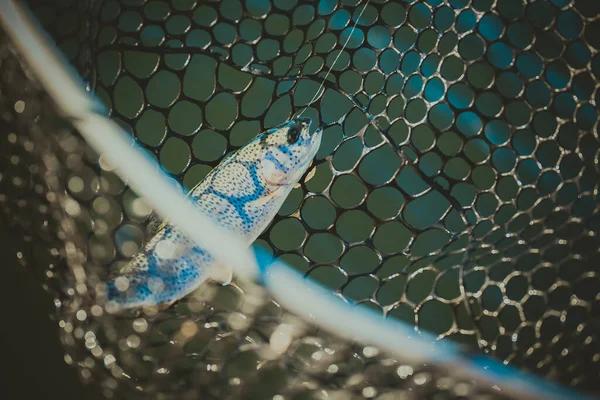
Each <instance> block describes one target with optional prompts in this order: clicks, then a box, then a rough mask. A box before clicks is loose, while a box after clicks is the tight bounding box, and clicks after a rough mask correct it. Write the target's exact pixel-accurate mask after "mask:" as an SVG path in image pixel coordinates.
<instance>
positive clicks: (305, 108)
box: [297, 0, 371, 118]
mask: <svg viewBox="0 0 600 400" xmlns="http://www.w3.org/2000/svg"><path fill="white" fill-rule="evenodd" d="M370 2H371V0H367V2H366V3H365V6H364V7H363V9H362V11H361V12H360V13H359V14H358V17H357V18H356V22H354V26H353V27H352V29H351V30H350V34H349V35H348V38H347V39H346V42H345V43H344V45H343V46H342V49H341V50H340V51H339V53H338V54H337V55H336V56H335V59H334V60H333V63H332V64H331V67H329V71H327V73H326V74H325V77H324V78H323V80H322V81H321V85H319V88H318V89H317V91H316V92H315V95H314V96H313V98H312V99H311V100H310V101H309V102H308V104H307V105H306V107H304V109H303V110H302V111H300V114H298V117H297V118H300V117H301V116H302V114H304V112H305V111H306V110H307V109H308V107H310V105H311V104H313V103H314V102H315V101H316V99H317V97H319V93H320V92H321V90H322V89H323V87H324V85H325V81H326V80H327V78H328V77H329V74H331V71H332V70H333V67H335V63H337V61H338V60H339V58H340V56H341V55H342V52H343V51H344V50H345V49H346V47H347V46H348V42H350V38H352V35H353V34H354V31H355V30H356V26H357V25H358V21H360V17H362V15H363V13H364V12H365V10H366V9H367V6H368V5H369V3H370Z"/></svg>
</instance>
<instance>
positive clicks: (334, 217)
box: [0, 0, 600, 400]
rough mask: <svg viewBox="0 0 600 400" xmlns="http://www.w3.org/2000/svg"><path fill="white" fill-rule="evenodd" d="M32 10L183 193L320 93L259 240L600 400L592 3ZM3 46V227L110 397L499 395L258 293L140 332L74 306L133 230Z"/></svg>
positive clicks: (210, 302)
mask: <svg viewBox="0 0 600 400" xmlns="http://www.w3.org/2000/svg"><path fill="white" fill-rule="evenodd" d="M29 5H30V7H31V9H32V11H33V12H34V14H35V15H36V16H37V18H38V19H39V21H40V22H41V23H42V24H43V26H44V28H45V29H46V30H47V31H48V32H49V33H50V34H51V36H52V38H53V39H54V40H55V41H56V43H57V44H58V46H59V47H60V48H61V50H62V51H63V52H64V54H65V55H66V56H67V57H68V58H69V59H70V61H71V62H72V63H73V64H74V65H75V66H76V67H77V68H78V70H79V72H80V74H81V75H82V76H83V77H84V78H85V79H86V80H87V81H88V82H89V89H90V90H91V91H93V92H95V94H96V95H97V96H98V97H99V98H100V99H101V100H102V102H103V103H104V104H105V105H106V106H107V108H108V110H109V111H108V116H110V117H111V118H112V119H114V120H116V121H118V122H119V124H120V125H121V126H122V127H124V128H125V130H127V131H128V132H131V137H132V141H133V140H135V141H137V142H138V143H140V144H141V145H142V146H143V147H144V148H145V149H147V151H148V153H149V154H151V155H152V156H154V157H155V158H156V159H157V160H158V162H159V163H160V165H161V166H162V167H163V169H164V170H165V171H167V172H168V173H169V174H171V175H172V176H173V178H174V179H176V180H177V181H179V182H180V183H182V184H183V185H184V186H185V187H186V188H188V189H189V188H191V187H193V186H194V185H195V184H196V183H197V182H199V181H200V180H201V179H202V178H203V177H204V176H205V175H206V174H207V173H208V172H209V171H210V170H211V169H212V168H213V167H215V166H216V165H217V164H218V163H219V162H220V160H222V159H223V157H224V156H225V155H226V154H227V153H228V152H230V151H231V150H234V149H237V148H239V147H240V146H242V145H244V144H245V143H246V142H248V141H249V140H250V139H251V138H252V137H253V136H255V135H256V134H257V133H259V132H261V131H263V130H265V129H267V128H270V127H272V126H274V125H277V124H279V123H282V122H284V121H286V120H288V119H290V118H291V117H293V116H294V115H297V114H298V113H299V112H300V111H301V110H302V109H303V108H304V107H305V106H307V104H308V103H309V102H310V100H311V99H312V98H313V95H314V94H315V93H317V90H318V89H319V86H320V85H321V83H323V86H324V89H323V90H322V91H320V92H319V93H320V95H319V96H318V97H317V100H316V101H315V102H314V103H313V104H311V105H310V106H309V107H308V109H307V110H306V112H305V114H304V115H305V116H308V117H310V118H312V119H313V121H315V122H318V123H319V124H322V125H324V126H325V130H324V134H323V143H322V145H321V148H320V150H319V152H318V154H317V156H316V159H315V162H314V169H315V171H314V172H315V174H314V177H312V178H311V179H310V180H308V179H304V180H303V181H302V182H301V185H300V186H299V187H297V188H296V189H294V191H293V192H292V194H291V195H290V197H289V198H288V199H287V201H286V203H285V204H284V206H283V208H282V209H281V210H280V212H279V214H278V216H277V217H276V219H275V220H274V221H273V223H272V224H271V225H270V227H269V228H268V229H267V230H266V231H265V233H264V234H263V235H262V236H261V237H260V239H259V240H258V244H259V245H260V246H262V247H264V248H265V249H267V250H268V251H270V252H272V253H273V254H274V255H276V256H277V257H279V258H281V259H282V260H284V261H285V262H286V263H288V264H289V265H292V266H293V267H295V268H297V269H298V270H300V271H301V272H302V273H304V274H305V275H306V276H307V278H308V279H312V280H315V281H317V282H319V283H321V284H323V285H325V286H326V287H328V288H330V289H331V291H334V292H335V293H337V294H338V295H339V296H341V297H343V298H344V299H346V300H347V301H348V302H352V303H356V304H358V305H359V306H362V307H370V308H372V309H375V310H377V311H378V312H380V313H381V314H382V316H385V317H386V318H394V319H399V320H402V321H405V322H408V323H409V324H413V325H414V326H415V327H416V329H417V330H422V331H428V332H433V333H435V334H437V335H438V336H439V339H440V340H455V341H458V342H460V343H462V344H464V345H465V346H466V347H467V348H468V349H470V350H472V351H482V352H486V353H489V354H490V355H491V356H493V357H496V358H498V359H500V360H502V361H505V362H507V363H511V364H514V365H515V366H518V367H522V368H524V369H527V370H531V371H535V372H537V373H539V374H541V375H543V376H546V377H550V378H552V379H554V380H555V381H559V382H561V383H563V384H565V385H571V386H574V387H577V388H580V389H584V390H589V391H598V390H600V386H599V383H598V376H600V337H599V333H600V295H599V292H600V276H599V273H600V269H599V266H600V254H599V249H600V240H599V238H598V233H600V207H599V200H600V197H599V196H600V194H599V191H598V190H599V177H600V167H599V162H600V139H599V131H598V108H597V104H598V102H599V101H600V91H599V90H598V89H599V87H600V85H599V84H598V81H599V78H600V55H599V54H598V51H599V50H600V18H599V15H600V3H598V2H596V1H594V0H589V1H584V0H581V1H580V0H576V1H569V0H538V1H533V0H449V1H442V0H425V1H408V0H407V1H389V2H388V1H384V0H371V1H370V2H369V3H368V4H366V2H365V1H358V0H347V1H346V0H340V1H335V0H322V1H295V0H289V1H288V0H272V1H270V2H269V1H262V0H247V1H245V2H244V1H238V0H223V1H195V0H173V1H170V2H169V1H159V0H148V1H144V0H120V1H117V0H103V1H102V0H90V1H87V2H84V1H66V0H62V1H57V2H52V4H49V3H48V2H44V1H30V2H29ZM363 8H364V11H363ZM361 12H362V15H361V17H360V19H358V16H359V14H361ZM354 23H357V26H356V29H355V30H352V27H353V25H354ZM1 40H2V43H1V48H0V66H1V69H2V74H1V76H0V81H1V83H0V94H1V96H0V106H1V108H0V124H1V126H2V128H1V130H2V131H3V132H2V134H1V135H0V143H1V145H0V152H1V153H2V158H0V166H1V175H0V178H1V180H0V205H1V206H2V211H3V213H2V219H3V220H5V221H6V222H7V224H8V225H9V226H11V227H12V228H13V229H14V230H15V232H18V233H19V234H18V235H15V236H16V240H18V241H19V242H18V246H19V249H18V250H19V257H20V258H21V259H22V260H23V262H24V263H26V264H28V265H29V266H31V268H32V269H33V270H35V271H36V272H37V273H38V274H39V276H40V278H41V279H43V280H44V283H45V284H46V285H47V286H48V287H49V288H50V289H51V290H52V292H53V293H55V294H56V301H55V303H56V307H57V310H58V314H57V315H58V318H57V321H58V324H59V325H60V329H61V335H62V341H63V343H64V346H65V349H66V355H65V360H66V361H67V363H70V364H76V365H77V367H78V368H79V372H80V375H81V377H82V379H84V380H85V381H88V382H90V383H93V384H96V385H97V386H99V387H100V389H101V390H102V391H103V393H104V394H105V395H106V396H107V397H115V398H128V399H131V398H137V397H136V396H139V397H140V398H156V399H195V398H198V397H199V396H202V398H219V399H220V398H230V397H231V398H236V397H239V398H261V399H262V398H272V399H277V400H282V399H305V398H306V399H308V398H334V399H338V398H339V399H347V398H363V397H364V398H378V399H380V400H384V399H396V398H398V399H412V398H439V399H442V398H459V397H470V398H481V399H483V398H496V397H500V396H502V392H499V391H496V390H494V389H493V388H492V387H487V386H485V385H478V384H476V383H474V382H472V381H470V380H468V379H463V378H461V377H460V376H455V375H454V374H452V373H451V372H450V371H445V370H440V369H439V368H436V367H435V366H433V365H429V366H423V365H412V364H410V363H407V362H404V361H403V360H397V359H394V358H392V357H390V356H388V355H386V354H383V353H381V352H379V351H378V350H377V349H375V348H373V347H370V346H367V347H365V346H364V345H361V344H359V343H350V342H347V341H344V340H341V339H339V338H337V337H335V336H332V335H329V334H327V333H325V332H323V331H320V330H319V329H318V328H315V327H313V326H312V325H310V324H309V323H308V322H307V321H303V320H301V319H300V318H298V317H295V316H294V315H292V314H291V313H289V312H288V311H286V310H285V309H284V308H283V307H281V306H280V305H279V304H278V303H277V302H275V301H273V300H271V299H270V298H269V296H268V293H266V292H265V290H264V289H263V288H261V287H260V286H253V285H251V284H242V283H239V282H236V281H234V283H232V284H231V285H226V286H219V285H216V284H206V285H204V286H203V287H202V288H201V290H198V291H196V292H195V293H194V294H192V295H190V296H188V297H186V298H184V299H183V300H181V301H179V302H177V303H176V304H175V305H174V306H172V307H171V308H169V309H167V310H163V311H159V312H155V313H151V312H146V313H143V312H142V313H140V312H134V311H132V312H130V313H126V314H125V315H109V314H108V313H106V312H105V310H104V309H103V307H101V306H99V305H94V304H93V300H92V297H93V296H91V294H92V293H94V292H95V288H96V286H97V285H98V284H99V283H100V282H101V281H102V279H104V278H105V277H106V276H107V274H108V273H109V271H110V270H112V269H113V268H116V267H117V266H119V265H122V264H123V263H124V262H126V261H127V260H128V259H129V257H131V256H132V255H134V254H135V253H136V252H137V251H138V250H139V249H140V247H141V245H142V243H143V241H144V239H145V237H144V232H145V225H146V223H147V222H148V218H149V216H150V214H151V210H150V209H149V208H148V206H147V205H146V204H145V203H144V202H143V201H142V200H141V199H140V198H138V196H137V195H136V194H135V193H134V192H133V191H132V190H131V189H129V188H128V186H127V183H126V182H123V181H122V180H121V179H119V178H118V177H117V176H116V174H115V173H114V171H113V167H112V166H111V165H110V163H108V161H107V159H106V157H105V156H103V155H102V154H96V153H95V152H94V151H93V150H92V149H91V148H90V146H89V145H88V144H86V143H85V141H84V140H83V139H82V138H81V137H80V136H79V135H78V133H77V132H76V131H75V130H74V129H73V128H72V125H71V124H70V123H69V122H68V121H65V120H63V119H61V117H60V115H59V114H58V113H57V111H56V107H55V106H54V104H53V103H52V101H51V100H50V98H49V97H48V96H47V94H46V93H45V91H44V90H43V89H42V88H41V86H39V85H38V84H37V83H36V81H35V79H34V78H33V77H32V76H31V74H29V73H28V68H27V66H26V65H25V64H23V63H21V62H20V58H19V56H18V53H17V52H16V50H15V49H14V47H13V46H12V44H11V42H10V40H9V39H8V38H7V37H6V36H2V37H1ZM346 42H347V46H346V48H345V49H343V50H342V47H343V45H344V44H345V43H346ZM340 52H341V54H340ZM338 56H339V57H338ZM334 59H337V62H336V63H335V65H333V61H334ZM332 65H333V68H332V72H331V74H330V75H329V76H328V78H327V80H323V78H324V76H325V73H326V72H327V70H328V69H329V68H330V67H332ZM21 238H22V240H21ZM278 337H286V338H289V341H285V340H284V341H283V342H282V341H281V340H277V338H278ZM328 396H329V397H328ZM336 396H338V397H336ZM477 396H479V397H477Z"/></svg>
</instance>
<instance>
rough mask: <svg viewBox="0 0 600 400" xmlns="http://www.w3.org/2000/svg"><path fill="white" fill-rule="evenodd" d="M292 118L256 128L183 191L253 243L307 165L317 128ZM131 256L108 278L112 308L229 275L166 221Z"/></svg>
mask: <svg viewBox="0 0 600 400" xmlns="http://www.w3.org/2000/svg"><path fill="white" fill-rule="evenodd" d="M310 125H311V122H310V119H308V118H297V119H294V120H291V121H289V122H288V123H286V124H284V125H281V126H278V127H276V128H273V129H270V130H268V131H266V132H263V133H260V134H259V135H258V136H256V137H255V138H254V139H253V140H252V141H250V142H249V143H248V144H246V145H245V146H244V147H242V148H240V149H239V150H237V151H236V152H235V153H233V154H232V155H231V156H229V157H227V158H226V159H224V160H223V161H222V162H221V163H220V164H219V165H218V166H217V167H216V168H215V169H214V170H213V171H212V172H211V173H210V174H208V175H207V176H206V178H204V180H202V182H200V183H199V184H198V185H197V186H196V187H194V188H193V189H192V190H191V191H190V193H189V194H188V196H189V197H190V198H191V199H192V200H193V201H194V203H195V204H196V206H197V207H198V208H199V210H200V211H201V212H203V213H204V214H205V215H207V216H209V217H210V218H211V219H212V220H213V221H214V222H215V223H217V224H219V225H221V226H222V227H224V228H226V229H228V230H230V231H231V232H234V233H236V234H238V235H240V236H241V237H242V238H243V239H244V241H245V243H247V244H248V246H249V245H250V244H252V242H254V240H256V238H257V237H258V236H259V235H260V234H261V233H262V232H263V231H264V230H265V229H266V227H267V226H268V225H269V223H270V222H271V221H272V220H273V218H274V217H275V215H276V213H277V211H278V210H279V209H280V207H281V205H282V204H283V202H284V201H285V199H286V197H287V196H288V194H289V193H290V191H291V190H292V189H293V187H294V185H296V183H298V181H299V180H300V178H301V177H302V176H303V175H304V173H305V172H306V170H307V169H308V167H309V166H310V164H311V162H312V160H313V158H314V156H315V154H316V152H317V150H318V148H319V145H320V142H321V135H322V130H321V129H320V128H319V129H317V130H315V131H314V132H311V131H310ZM156 228H157V229H156V233H155V234H154V235H153V236H152V237H151V239H150V240H149V241H148V242H147V243H146V244H145V245H144V247H143V248H142V250H141V251H140V252H139V253H137V254H136V255H135V256H133V258H132V259H131V261H130V262H129V263H128V264H127V265H125V266H124V267H123V268H121V269H120V270H119V271H117V272H116V273H115V274H113V276H112V277H111V278H110V279H109V280H108V281H107V294H106V297H107V300H108V301H109V302H110V303H112V304H113V305H116V306H117V307H118V308H133V307H142V306H152V305H160V304H171V303H173V302H174V301H176V300H179V299H181V298H182V297H184V296H186V295H187V294H189V293H191V292H192V291H193V290H195V289H196V288H197V287H198V286H200V285H201V284H202V283H203V282H205V281H206V280H207V279H214V280H217V281H220V282H225V283H226V282H228V281H230V280H231V277H232V271H231V268H230V267H228V266H224V265H219V264H218V263H216V262H215V260H214V259H213V258H212V256H211V255H210V254H209V253H208V252H207V251H206V250H205V249H203V248H201V247H200V246H198V245H197V244H196V243H195V242H193V241H191V240H190V239H188V238H187V237H186V236H185V235H184V234H183V233H182V232H181V231H179V230H178V229H177V227H175V226H173V225H171V224H169V223H168V222H167V221H164V222H163V223H162V224H158V225H157V226H156Z"/></svg>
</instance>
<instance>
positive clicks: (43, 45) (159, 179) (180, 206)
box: [0, 0, 587, 399]
mask: <svg viewBox="0 0 600 400" xmlns="http://www.w3.org/2000/svg"><path fill="white" fill-rule="evenodd" d="M0 21H1V22H2V25H3V27H4V29H5V30H6V32H7V33H8V35H9V36H10V37H11V39H12V41H13V43H14V44H15V45H16V47H17V48H18V49H19V52H20V54H21V55H22V56H23V58H24V59H25V60H27V62H28V64H29V66H30V68H31V70H32V71H33V72H34V73H35V75H36V77H37V79H39V81H40V82H41V83H42V86H43V87H44V89H45V90H46V91H47V92H48V93H49V95H50V96H51V97H52V99H53V100H54V101H55V102H56V103H57V105H58V108H59V109H60V110H61V111H62V112H63V115H64V116H65V117H66V118H67V119H69V120H70V121H71V122H72V123H73V125H74V126H75V127H76V128H77V129H78V131H79V132H80V133H81V135H82V136H83V137H84V139H85V140H86V141H87V142H88V143H89V144H90V146H91V147H92V148H94V149H95V150H96V151H97V152H99V153H107V154H112V155H113V157H112V161H113V164H114V165H115V166H116V172H117V174H118V175H119V176H120V177H121V178H122V179H123V180H124V181H126V182H127V183H128V184H129V185H130V186H131V187H132V188H133V189H134V190H135V191H136V192H137V193H138V194H140V195H141V196H142V197H143V198H144V199H145V200H146V201H147V202H148V203H149V204H150V205H151V206H152V207H153V208H154V209H155V210H156V211H158V212H159V213H160V214H161V215H165V216H166V217H168V218H169V219H170V220H172V221H173V222H174V223H175V224H177V225H178V226H180V228H181V229H182V230H183V231H184V232H185V233H186V234H187V235H188V236H189V237H190V238H192V239H193V240H195V241H196V242H198V243H199V244H201V245H202V246H204V247H205V248H207V249H208V250H209V251H210V252H211V253H213V254H214V256H215V258H216V259H218V260H220V261H221V262H226V263H228V264H229V265H231V266H232V268H233V270H234V273H235V274H236V275H237V276H238V277H240V278H242V279H254V278H259V280H260V281H261V283H262V284H263V285H264V286H265V287H266V288H267V289H268V291H269V293H270V294H271V295H273V297H274V298H275V299H277V300H278V301H279V302H280V303H281V304H282V305H284V306H285V307H287V308H289V309H290V310H291V311H292V312H294V313H296V314H298V315H300V316H302V317H303V318H305V319H307V320H309V321H311V322H312V323H313V324H315V325H317V326H319V327H321V328H324V329H326V330H328V331H330V332H332V333H334V334H337V335H339V336H342V337H345V338H349V339H352V340H357V339H358V340H359V341H361V342H363V343H365V344H372V345H374V346H377V347H379V348H381V349H383V350H386V351H389V352H390V353H392V354H394V355H397V356H400V357H401V358H403V359H407V358H408V359H411V360H412V361H420V362H433V363H436V364H441V365H445V366H447V367H451V368H452V369H453V370H455V371H456V370H459V371H462V372H463V373H465V374H467V375H469V376H472V377H474V378H475V379H478V380H480V381H485V382H488V383H490V384H493V385H496V387H497V386H498V385H502V387H503V388H502V390H503V391H505V392H507V393H513V394H515V395H518V396H520V397H525V398H534V397H535V398H537V397H544V398H557V399H559V398H587V397H582V396H581V395H579V394H577V393H575V392H573V391H572V390H570V389H568V388H565V387H560V386H557V385H554V384H551V383H548V382H545V381H544V380H542V379H540V378H537V377H534V376H531V375H530V374H528V373H525V372H523V371H521V370H517V369H515V368H512V367H508V366H505V365H503V364H501V363H500V362H497V361H495V360H492V359H490V358H488V357H486V356H482V355H479V354H477V355H476V356H474V357H465V356H464V355H463V354H461V352H460V351H459V349H458V346H457V345H455V344H454V343H451V342H449V341H436V339H435V336H433V335H430V334H428V333H421V332H416V331H414V329H412V326H411V327H408V326H406V325H405V324H404V323H402V322H400V321H391V320H383V319H381V317H380V315H379V314H375V313H374V312H372V311H371V310H364V309H361V310H357V309H356V308H354V307H352V306H351V305H350V304H348V303H346V302H344V301H343V300H341V299H340V298H338V297H336V296H335V295H333V294H331V293H330V292H327V291H326V290H325V289H323V288H321V287H320V286H319V285H318V284H316V283H314V282H310V281H308V280H305V279H304V277H303V276H302V275H300V274H298V273H296V272H294V271H293V270H292V269H291V268H290V267H289V266H287V265H285V264H284V263H282V262H280V261H277V262H275V263H274V264H271V265H270V266H268V268H266V267H265V266H263V265H257V263H256V260H255V259H254V257H253V256H252V255H251V252H250V251H249V250H247V249H246V248H245V246H244V245H242V244H241V241H240V240H239V238H237V237H236V235H234V234H232V233H230V232H227V231H225V230H224V229H223V228H221V227H219V226H218V225H216V224H215V223H213V222H212V220H211V219H210V218H208V217H206V216H204V215H202V214H201V213H198V210H197V209H196V208H195V207H193V205H192V204H190V202H189V201H188V200H187V199H186V198H185V197H184V196H183V194H181V193H180V191H179V190H177V189H178V188H177V186H176V185H175V184H173V183H172V181H171V180H170V179H169V178H168V177H167V176H166V174H164V173H163V172H162V171H160V169H157V168H155V163H154V162H153V161H152V160H150V159H149V158H148V157H147V156H145V155H144V153H143V151H142V150H141V149H140V148H139V146H137V145H135V144H134V145H133V146H132V145H131V140H128V136H127V134H126V132H124V131H123V130H122V129H121V128H119V127H118V125H116V124H115V123H114V122H112V121H110V120H108V119H107V118H105V117H103V116H101V115H99V114H98V112H97V111H98V104H100V103H99V102H98V101H94V98H93V95H92V94H91V93H86V90H85V89H84V87H85V86H84V85H83V84H82V81H81V79H80V77H79V76H78V74H76V73H75V70H74V69H73V68H72V67H71V66H70V64H69V63H68V62H66V59H65V58H64V57H62V55H61V54H60V53H59V52H58V51H57V50H56V49H55V48H54V46H52V45H51V41H50V40H48V39H47V38H46V37H45V34H44V32H43V31H42V30H41V29H40V28H39V27H38V26H36V24H35V21H34V20H33V18H32V17H31V16H30V15H27V13H26V11H25V10H24V9H23V8H21V7H20V6H19V5H18V4H17V2H16V1H14V0H7V1H6V2H2V4H0ZM98 131H102V132H103V134H102V135H98ZM173 189H175V190H173ZM206 226H209V227H210V229H205V228H204V229H200V228H199V227H206ZM222 243H229V244H228V245H227V246H224V245H222Z"/></svg>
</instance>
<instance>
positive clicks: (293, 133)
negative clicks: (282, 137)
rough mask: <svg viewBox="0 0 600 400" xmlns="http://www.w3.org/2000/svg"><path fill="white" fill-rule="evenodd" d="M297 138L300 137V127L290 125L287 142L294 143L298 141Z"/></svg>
mask: <svg viewBox="0 0 600 400" xmlns="http://www.w3.org/2000/svg"><path fill="white" fill-rule="evenodd" d="M299 138H300V128H298V127H297V126H292V127H291V128H290V129H289V130H288V134H287V140H288V143H289V144H294V143H296V142H297V141H298V139H299Z"/></svg>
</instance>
